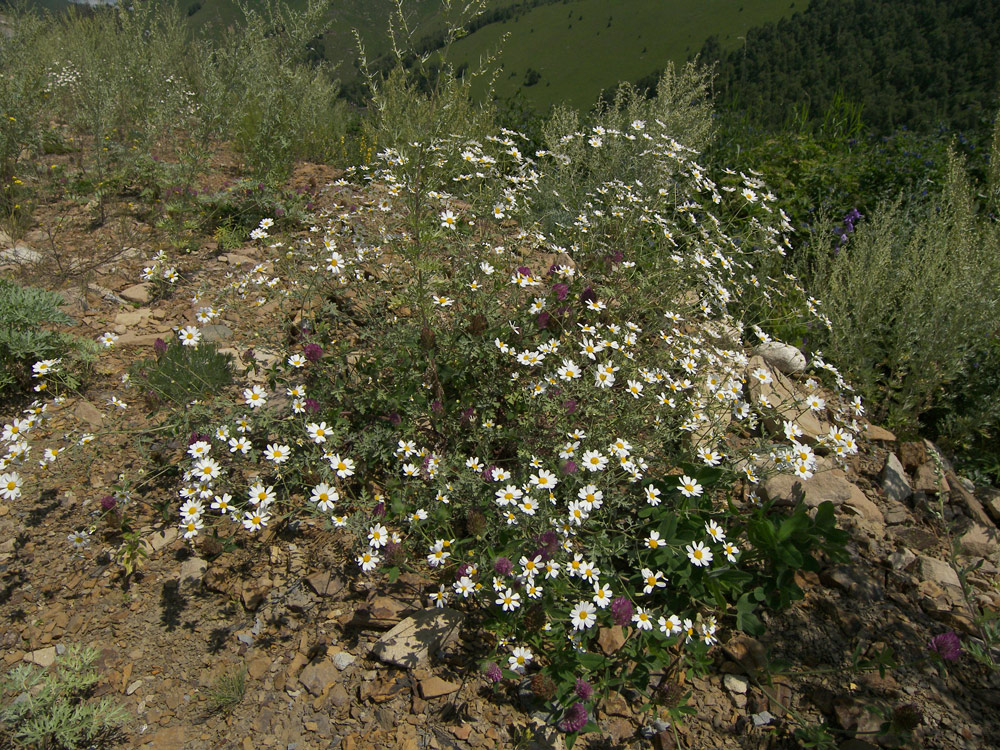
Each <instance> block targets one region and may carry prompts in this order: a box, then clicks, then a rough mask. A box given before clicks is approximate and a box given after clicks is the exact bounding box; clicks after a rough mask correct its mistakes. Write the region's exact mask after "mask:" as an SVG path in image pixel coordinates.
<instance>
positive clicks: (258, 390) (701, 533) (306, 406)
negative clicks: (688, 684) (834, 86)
mask: <svg viewBox="0 0 1000 750" xmlns="http://www.w3.org/2000/svg"><path fill="white" fill-rule="evenodd" d="M618 139H621V140H622V141H623V142H624V143H627V148H630V149H633V150H634V151H635V152H636V154H635V155H636V158H643V159H646V160H648V162H649V172H650V173H651V174H656V175H659V179H658V180H657V181H656V182H655V183H650V182H648V181H646V182H642V181H634V182H630V183H626V182H623V181H617V180H611V181H605V182H602V183H600V184H598V185H597V186H596V187H595V189H594V190H593V191H590V192H589V193H588V195H587V196H586V200H585V201H584V202H583V203H582V204H579V205H577V204H574V205H570V204H564V205H562V206H561V208H560V210H559V211H558V212H557V213H555V214H553V213H552V212H550V211H548V210H547V213H546V215H545V216H542V217H537V216H535V214H534V206H535V205H536V202H537V204H539V205H544V206H552V205H556V204H558V202H559V195H558V186H557V185H552V184H551V183H549V182H548V181H547V178H546V175H547V174H549V170H550V167H551V166H552V164H553V163H554V162H558V163H560V164H561V165H562V166H563V167H564V166H565V165H566V160H567V159H572V158H573V157H572V156H570V155H569V148H570V147H572V148H573V149H578V148H580V147H581V145H582V148H583V149H600V148H602V147H603V145H604V144H605V143H607V142H609V141H617V140H618ZM563 143H564V145H565V146H566V147H567V150H566V151H559V150H555V151H541V152H538V153H536V154H534V155H533V156H529V155H527V154H525V153H523V152H522V148H523V147H524V140H523V139H522V138H521V136H519V135H518V134H516V133H513V132H508V131H505V132H502V133H501V134H500V135H498V136H493V137H488V138H486V139H484V140H483V141H468V140H465V139H462V138H460V137H458V136H453V137H449V138H445V139H441V140H437V141H432V142H411V143H407V144H405V145H400V146H398V147H397V148H394V149H386V150H384V151H383V152H382V153H381V154H379V159H378V162H377V163H376V164H375V165H373V166H372V167H370V168H359V169H356V170H354V171H353V172H352V177H353V178H355V179H358V180H360V181H363V182H365V183H367V187H366V191H367V194H368V195H370V196H372V198H371V199H370V200H368V201H367V202H365V203H363V204H362V205H358V206H353V207H346V208H344V209H343V210H342V211H341V212H339V213H337V212H332V213H331V214H330V215H328V216H326V217H325V221H324V222H321V223H318V224H317V225H316V226H314V227H312V229H311V231H310V232H309V233H307V234H305V236H304V237H303V238H300V239H299V240H298V241H297V243H296V244H294V245H292V246H291V247H287V248H284V249H283V254H282V256H281V257H280V258H279V259H277V260H276V261H275V263H274V264H273V265H268V264H260V265H258V266H257V267H255V268H253V269H252V270H251V271H250V272H249V273H247V274H245V275H244V276H242V277H239V278H234V279H232V282H231V284H230V286H229V288H228V289H227V291H226V294H227V295H229V297H228V298H226V297H220V298H219V299H218V300H214V301H213V306H212V307H210V308H204V310H209V311H211V312H212V313H216V312H218V310H219V309H221V308H222V306H223V305H225V304H230V303H237V302H238V300H239V299H240V298H243V299H245V300H248V301H253V302H254V303H256V304H263V303H264V302H265V301H266V300H268V299H274V300H275V301H277V302H278V303H279V304H280V305H284V306H288V307H294V309H296V310H298V311H299V312H298V314H297V315H296V317H295V320H296V325H295V327H294V330H293V332H292V334H291V337H290V339H289V341H288V347H287V350H286V351H283V352H281V353H280V355H278V354H276V353H274V352H272V353H271V357H270V358H266V357H265V358H264V361H267V360H268V359H270V361H271V364H269V365H268V366H266V367H263V368H261V367H258V366H257V365H256V362H257V361H258V358H257V357H255V356H254V353H248V355H247V357H246V358H245V361H247V362H250V363H254V364H253V366H251V367H250V368H249V369H248V370H247V372H246V373H245V376H244V377H245V379H244V382H242V383H240V384H239V385H238V386H237V389H236V392H235V393H232V394H230V395H229V396H228V397H227V395H226V394H221V393H220V394H219V396H220V397H219V398H218V399H215V400H213V401H211V402H209V403H207V404H206V403H203V404H201V405H200V407H199V410H197V411H191V412H187V414H186V418H185V420H184V428H185V430H186V432H185V433H184V437H186V438H188V440H187V446H186V456H185V458H184V459H183V461H182V469H183V471H182V474H181V477H182V482H181V484H180V486H179V487H178V491H179V493H180V498H181V505H180V511H179V512H180V525H181V529H182V532H183V535H184V537H185V538H188V539H194V538H196V537H197V536H198V535H200V534H205V533H208V532H209V531H211V530H212V529H213V527H217V525H218V524H220V523H229V524H238V525H240V526H242V527H243V529H245V530H246V531H247V532H249V533H251V534H256V533H259V532H261V530H262V529H264V528H265V527H272V528H273V527H275V526H279V525H282V524H285V523H287V522H288V521H290V520H291V519H293V518H296V517H301V516H303V515H307V516H313V517H316V518H319V519H324V520H325V521H327V522H328V523H329V525H330V526H332V527H344V528H346V529H347V530H348V531H349V532H350V533H352V534H353V535H354V537H355V538H356V540H357V541H356V544H357V546H356V561H357V565H358V568H359V571H360V572H362V573H366V574H377V573H379V572H384V573H386V574H388V576H389V577H390V578H393V577H395V576H396V575H398V574H399V572H400V571H401V570H403V569H415V570H418V571H423V572H424V573H425V574H426V576H427V579H428V582H429V587H428V603H429V604H430V605H434V606H444V605H446V604H449V605H453V606H460V607H463V608H466V609H468V610H470V611H475V612H477V613H478V617H479V620H480V621H481V622H482V623H483V625H484V627H485V628H486V629H487V630H488V631H489V632H490V633H492V634H493V635H494V641H493V643H494V646H495V653H494V654H493V660H492V661H491V662H487V663H484V667H485V668H486V676H487V678H488V679H490V680H491V681H493V682H499V681H502V680H505V679H520V676H521V675H531V676H532V680H531V685H532V689H533V691H534V693H535V694H536V695H537V696H538V697H539V699H540V700H543V701H545V702H546V703H547V705H548V706H549V708H550V710H551V716H552V720H553V723H555V724H557V725H558V726H560V727H561V728H562V729H563V730H564V731H566V732H568V733H570V734H571V735H575V733H576V732H579V731H582V730H583V729H585V728H587V727H588V726H592V725H590V724H589V723H588V721H589V719H590V718H591V716H592V713H591V711H592V709H593V708H594V706H595V705H596V704H597V703H598V702H599V701H600V700H601V699H602V698H604V697H605V696H606V695H607V694H608V693H609V692H610V691H612V690H616V689H623V688H625V687H629V688H632V689H635V690H638V691H640V692H641V693H642V694H643V695H644V696H645V697H646V704H647V706H649V705H652V704H653V703H654V702H659V703H660V704H661V705H664V706H666V707H668V708H669V709H670V710H672V711H675V712H676V711H681V710H683V709H682V707H681V704H682V702H683V689H682V687H681V684H682V678H681V675H682V674H683V672H684V671H686V670H687V669H689V668H696V669H697V668H703V667H704V666H705V665H706V663H707V654H708V652H709V650H710V649H711V647H712V646H713V645H714V644H716V643H717V642H718V641H719V639H720V636H721V634H722V632H723V631H726V630H730V629H734V628H735V629H743V630H748V631H751V632H756V631H759V629H760V627H761V624H760V621H759V620H758V619H757V617H756V615H755V611H756V610H757V608H758V607H760V606H762V605H767V606H779V605H781V604H785V603H787V602H788V601H789V600H790V599H793V598H795V597H796V595H797V594H798V595H801V594H800V592H798V590H797V588H796V587H795V584H794V581H793V580H792V574H793V573H794V571H795V570H798V569H802V568H807V569H810V568H811V569H814V568H815V567H816V565H817V562H816V559H815V553H816V551H817V549H819V548H823V549H824V550H825V551H826V553H827V554H829V555H831V556H836V555H837V554H838V550H839V547H840V546H841V545H842V542H843V539H842V535H841V532H839V531H837V530H836V529H835V526H834V522H833V514H832V507H831V506H830V505H829V504H825V505H823V506H821V507H820V508H819V509H818V511H817V512H816V513H814V514H811V515H810V514H807V513H806V512H805V509H799V510H797V511H796V512H794V513H793V514H792V515H790V516H788V517H782V516H776V515H775V513H774V511H773V510H772V509H771V508H770V506H769V505H768V504H766V503H762V502H761V501H760V499H759V498H758V497H757V495H756V492H755V487H756V485H757V484H758V483H759V482H760V480H761V479H762V478H763V477H764V476H766V475H767V474H769V473H772V472H774V471H779V470H786V471H794V472H795V473H796V474H797V475H798V476H801V477H808V476H811V475H812V472H813V470H814V468H815V465H816V462H817V461H818V460H819V459H818V458H817V454H818V453H823V454H826V455H827V456H828V457H829V458H827V459H825V460H831V461H833V460H840V459H842V458H843V457H846V456H847V455H849V454H850V453H852V452H854V451H855V450H856V445H855V441H854V438H853V435H852V434H851V433H852V432H853V431H855V430H856V427H857V425H856V424H855V423H854V422H853V417H854V416H855V415H858V414H860V413H861V406H860V402H859V401H858V400H855V401H854V402H853V404H852V405H851V406H850V407H845V406H844V405H843V404H842V400H841V398H840V396H839V391H840V390H843V389H845V388H846V384H845V383H844V382H843V380H842V379H841V378H840V376H839V374H838V373H837V371H836V369H835V368H834V367H833V366H832V365H829V364H827V363H825V362H824V361H823V360H822V359H820V358H816V359H814V362H813V366H814V368H815V369H816V371H817V373H819V374H821V375H822V376H823V377H824V378H825V379H826V380H827V381H829V383H830V384H831V386H832V388H833V389H832V390H829V389H826V388H822V387H821V386H820V384H819V382H818V381H817V380H815V379H813V380H810V382H809V387H810V388H811V393H810V395H809V398H808V399H807V402H806V404H804V405H803V406H802V408H803V410H804V411H806V412H808V413H809V414H810V415H812V417H813V421H812V422H809V425H820V426H821V429H819V430H816V429H812V428H811V427H810V428H809V430H807V429H806V428H805V427H803V426H802V425H800V424H799V423H798V422H797V421H796V420H795V418H794V417H789V412H788V408H789V404H788V403H785V401H784V400H783V399H784V398H785V397H784V396H781V395H775V394H780V393H781V391H780V390H778V389H777V388H776V383H775V379H776V378H777V374H776V373H772V372H771V370H770V369H769V368H768V367H767V366H766V365H763V364H762V360H752V361H751V360H750V359H748V357H747V356H746V354H744V352H743V339H744V335H745V334H750V333H751V332H752V333H753V335H754V336H756V337H758V338H760V339H765V340H766V339H768V336H767V334H766V333H765V331H764V329H763V328H762V327H760V326H758V325H754V324H751V323H750V321H747V320H745V319H744V317H743V316H744V315H747V314H749V311H751V310H753V309H760V307H761V300H767V299H770V298H771V296H777V295H779V294H780V295H799V298H800V299H801V298H802V292H801V289H799V288H798V287H797V285H795V284H794V279H780V280H771V279H768V278H767V277H766V276H762V275H760V274H759V269H760V268H766V267H769V266H770V265H771V264H772V263H773V260H772V258H773V256H775V255H779V256H780V254H781V253H782V252H783V247H784V245H785V242H784V240H783V231H785V230H787V222H785V221H784V220H783V217H782V215H781V213H780V212H779V211H777V210H776V209H775V208H774V207H773V206H772V202H773V200H774V197H773V196H772V195H770V193H768V192H767V190H766V188H765V187H764V186H763V185H762V184H761V183H759V182H758V181H757V180H756V179H755V178H753V177H751V176H745V175H739V174H737V173H735V172H732V173H728V172H727V173H725V174H724V175H722V176H721V178H720V180H719V181H718V182H716V181H714V180H713V179H711V178H710V177H709V176H708V174H707V173H706V170H705V169H704V168H702V167H701V166H699V165H698V163H697V162H696V156H697V155H696V153H694V152H693V151H691V150H690V149H687V148H685V147H684V146H683V145H681V144H679V143H677V142H676V141H674V140H673V139H672V138H670V136H669V135H668V134H667V133H665V132H663V130H662V129H661V128H659V126H657V124H656V123H655V122H643V121H639V120H636V121H634V122H632V123H631V124H630V125H629V130H628V131H621V130H617V129H614V128H604V129H602V130H601V131H600V132H596V131H595V132H591V133H583V132H573V133H569V134H567V135H566V136H565V139H564V141H563ZM339 187H341V188H345V189H346V188H348V187H349V183H348V182H347V180H346V179H344V180H342V181H341V183H340V185H339ZM542 193H544V195H542ZM540 198H541V200H539V199H540ZM272 228H273V222H272V221H271V220H270V219H269V218H268V219H265V220H264V221H262V222H261V224H260V226H259V227H258V228H257V230H255V232H254V236H255V238H256V239H257V240H258V241H260V242H262V243H264V242H267V241H268V240H269V230H270V229H272ZM161 261H162V259H161ZM161 261H158V263H159V262H161ZM147 270H148V272H149V274H151V275H152V276H151V277H155V276H156V275H162V274H163V271H162V270H160V269H159V267H158V266H157V265H156V264H154V266H151V267H150V268H149V269H147ZM202 302H203V301H202V300H201V299H199V301H198V304H202ZM802 310H803V314H804V315H812V316H814V317H816V318H817V319H818V320H819V321H820V322H823V318H822V316H821V315H820V314H819V313H818V308H817V303H816V302H815V301H814V300H808V301H807V300H804V299H803V305H802ZM206 315H207V313H206ZM208 319H210V318H207V319H206V321H207V320H208ZM199 320H200V321H201V318H199ZM206 321H202V322H206ZM761 322H763V321H761ZM177 335H178V342H177V343H175V344H173V345H172V346H173V347H174V348H173V351H175V352H183V351H185V350H187V349H188V348H190V349H192V350H193V351H200V348H199V347H201V346H204V345H203V344H201V341H200V333H199V330H198V327H197V326H186V327H184V328H180V329H178V332H177ZM106 343H107V342H106ZM111 343H113V342H111ZM170 351H171V349H170V348H168V349H166V353H164V354H161V355H160V356H161V358H164V357H169V356H170V355H169V352H170ZM161 361H162V360H161ZM220 385H221V384H220ZM790 397H791V394H788V398H790ZM821 418H822V419H827V420H830V422H829V423H825V422H823V421H821ZM195 419H201V420H203V421H201V422H200V423H197V424H192V421H193V420H195ZM803 424H805V423H803ZM191 429H193V430H194V434H191V433H190V430H191ZM76 541H77V542H79V541H80V540H76ZM81 543H82V542H81ZM498 662H499V664H498ZM501 665H502V666H501Z"/></svg>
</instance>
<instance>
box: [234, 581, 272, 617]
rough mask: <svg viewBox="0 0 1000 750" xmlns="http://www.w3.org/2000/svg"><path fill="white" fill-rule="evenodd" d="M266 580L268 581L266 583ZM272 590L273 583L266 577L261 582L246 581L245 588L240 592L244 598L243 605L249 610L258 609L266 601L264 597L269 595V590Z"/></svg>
mask: <svg viewBox="0 0 1000 750" xmlns="http://www.w3.org/2000/svg"><path fill="white" fill-rule="evenodd" d="M265 581H266V583H265ZM270 590H271V583H270V581H267V579H264V580H262V581H259V582H253V581H246V582H244V584H243V590H242V592H241V593H240V597H241V599H242V600H243V606H244V607H246V608H247V610H249V611H251V612H252V611H253V610H255V609H257V607H259V606H260V605H261V604H263V603H264V598H265V597H266V596H267V594H268V592H269V591H270Z"/></svg>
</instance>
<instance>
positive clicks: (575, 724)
mask: <svg viewBox="0 0 1000 750" xmlns="http://www.w3.org/2000/svg"><path fill="white" fill-rule="evenodd" d="M586 724H587V709H586V707H585V706H584V705H583V704H582V703H580V702H577V703H574V704H573V705H572V706H570V707H569V708H567V709H566V713H564V714H563V717H562V721H560V722H559V728H560V729H561V730H563V731H564V732H567V733H572V732H579V731H580V730H581V729H583V728H584V726H586Z"/></svg>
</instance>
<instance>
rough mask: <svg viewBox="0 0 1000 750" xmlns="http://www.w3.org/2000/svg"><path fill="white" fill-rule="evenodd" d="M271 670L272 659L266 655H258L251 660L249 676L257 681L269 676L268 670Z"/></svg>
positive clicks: (248, 669) (248, 667)
mask: <svg viewBox="0 0 1000 750" xmlns="http://www.w3.org/2000/svg"><path fill="white" fill-rule="evenodd" d="M270 668H271V659H270V658H268V657H267V656H266V655H265V654H257V655H256V656H254V657H253V658H251V659H250V661H249V663H248V664H247V674H249V675H250V677H252V678H253V679H255V680H259V679H260V678H261V677H263V676H264V675H266V674H267V670H268V669H270Z"/></svg>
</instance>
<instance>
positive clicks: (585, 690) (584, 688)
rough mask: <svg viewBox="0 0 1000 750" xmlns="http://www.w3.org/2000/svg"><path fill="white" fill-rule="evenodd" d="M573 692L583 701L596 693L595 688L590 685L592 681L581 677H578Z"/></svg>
mask: <svg viewBox="0 0 1000 750" xmlns="http://www.w3.org/2000/svg"><path fill="white" fill-rule="evenodd" d="M573 692H574V693H576V697H577V698H579V699H580V700H582V701H585V700H588V699H589V698H590V696H592V695H593V694H594V688H592V687H591V686H590V683H589V682H587V681H586V680H581V679H580V678H579V677H578V678H577V679H576V686H575V687H574V688H573Z"/></svg>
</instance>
